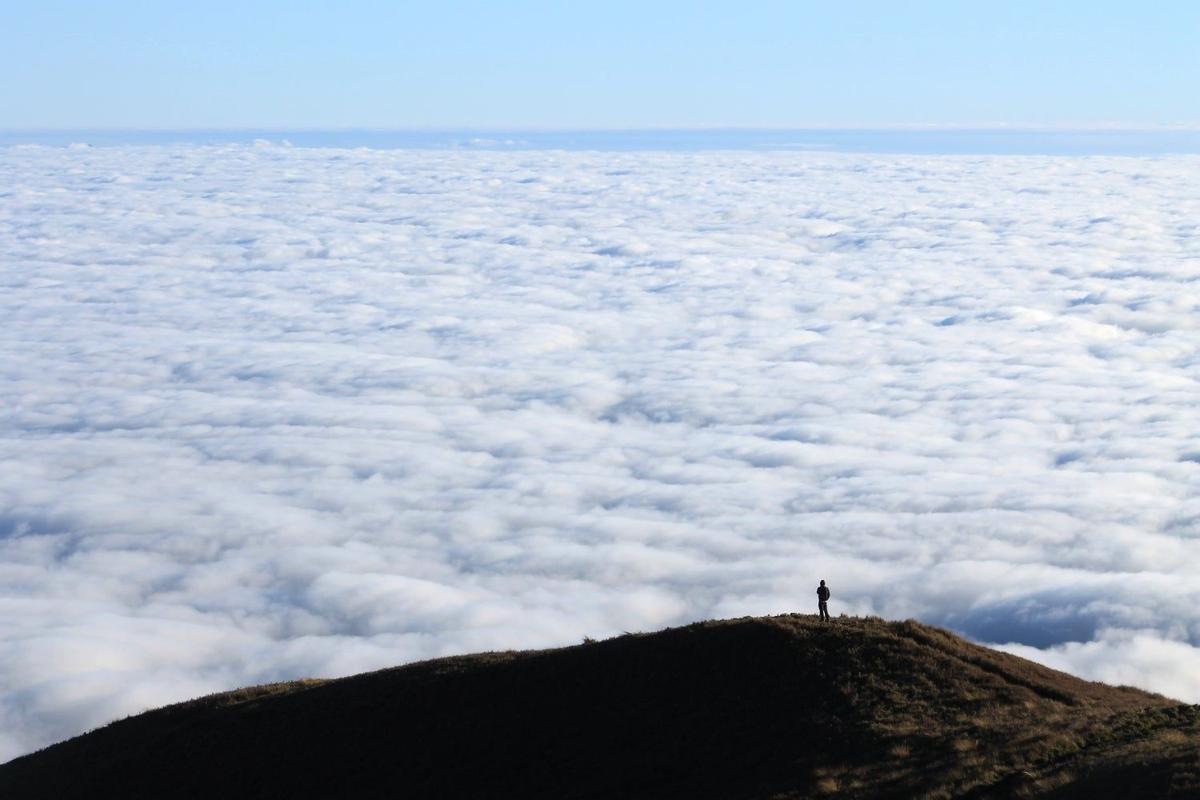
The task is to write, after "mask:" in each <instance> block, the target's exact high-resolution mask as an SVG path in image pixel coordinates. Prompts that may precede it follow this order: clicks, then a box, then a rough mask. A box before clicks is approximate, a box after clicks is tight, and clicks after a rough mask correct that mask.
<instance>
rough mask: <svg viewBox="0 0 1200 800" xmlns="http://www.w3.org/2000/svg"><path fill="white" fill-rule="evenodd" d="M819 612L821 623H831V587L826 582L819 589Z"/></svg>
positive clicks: (822, 582)
mask: <svg viewBox="0 0 1200 800" xmlns="http://www.w3.org/2000/svg"><path fill="white" fill-rule="evenodd" d="M817 610H818V611H819V612H821V621H822V622H829V587H828V586H826V585H825V581H821V585H820V586H818V587H817Z"/></svg>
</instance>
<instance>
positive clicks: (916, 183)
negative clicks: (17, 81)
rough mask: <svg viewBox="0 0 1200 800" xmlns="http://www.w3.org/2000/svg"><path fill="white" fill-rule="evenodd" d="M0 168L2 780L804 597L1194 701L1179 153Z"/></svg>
mask: <svg viewBox="0 0 1200 800" xmlns="http://www.w3.org/2000/svg"><path fill="white" fill-rule="evenodd" d="M0 177H2V180H0V187H4V188H3V189H0V259H2V261H0V318H2V319H3V320H4V325H3V335H2V336H0V460H2V462H3V465H4V468H3V470H0V654H2V655H0V730H4V731H7V732H8V733H7V734H6V737H7V738H4V739H0V758H5V757H11V756H15V755H17V754H19V753H22V752H26V751H28V750H29V749H31V748H34V747H37V746H39V745H42V744H44V743H46V742H48V741H51V740H54V739H56V738H61V737H63V736H68V735H71V734H74V733H77V732H79V731H81V730H83V729H86V728H87V727H89V726H93V725H97V724H101V723H103V722H105V721H107V720H109V719H111V718H113V717H114V716H118V715H121V714H124V713H129V712H134V711H137V710H140V709H142V708H145V707H148V706H151V705H156V704H160V703H163V702H167V701H172V700H177V699H183V698H186V697H190V696H193V695H195V694H197V693H200V692H204V691H210V690H216V689H219V688H227V687H232V686H235V685H240V684H247V683H254V682H262V681H267V680H274V679H281V678H289V677H298V676H304V675H315V676H322V675H326V676H327V675H337V674H346V673H349V672H355V671H359V670H363V669H369V668H374V667H379V666H384V665H388V664H394V663H399V662H404V661H409V660H413V659H419V658H426V657H431V656H436V655H442V654H448V653H455V652H465V651H471V650H479V649H490V648H507V647H536V646H544V645H553V644H562V643H568V642H573V641H577V640H578V639H579V638H580V637H582V636H583V635H585V634H586V635H591V636H603V635H608V634H613V633H618V632H620V631H622V630H640V629H651V628H656V627H660V626H663V625H667V624H673V623H680V622H684V621H688V620H691V619H697V618H702V617H707V616H711V615H730V614H749V613H766V612H777V611H785V610H795V609H799V610H808V609H809V608H810V606H811V604H812V601H813V597H812V594H813V586H815V583H816V580H817V579H818V578H825V579H827V580H828V581H829V582H830V584H831V586H832V587H833V589H834V606H833V607H834V610H835V612H837V611H842V610H845V611H851V612H854V613H875V614H883V615H885V616H889V617H908V616H916V617H918V618H920V619H923V620H926V621H929V622H932V623H937V624H945V625H949V626H952V627H954V628H955V629H957V630H960V631H962V632H964V633H966V634H968V635H971V636H973V637H975V638H978V639H982V640H986V641H994V642H1011V643H1015V644H1014V650H1016V651H1017V652H1021V653H1022V654H1026V655H1033V656H1035V657H1038V658H1040V659H1041V660H1045V661H1048V662H1049V663H1053V664H1055V665H1059V666H1063V667H1066V668H1069V669H1071V670H1073V671H1075V672H1078V673H1080V674H1083V675H1087V676H1089V677H1094V678H1099V679H1106V680H1118V681H1120V682H1126V683H1136V684H1138V685H1141V686H1146V687H1149V688H1152V689H1157V690H1159V691H1163V692H1167V693H1170V694H1173V695H1175V696H1179V697H1182V698H1185V699H1188V700H1192V701H1196V700H1200V687H1197V685H1196V683H1195V682H1194V681H1192V680H1191V679H1190V678H1188V677H1187V676H1188V675H1189V674H1200V671H1198V670H1197V669H1196V668H1197V667H1200V657H1198V653H1200V650H1197V645H1200V616H1197V613H1196V611H1195V609H1196V608H1197V607H1200V605H1198V604H1197V602H1196V600H1197V599H1198V598H1197V594H1198V592H1200V590H1197V589H1195V588H1194V587H1195V586H1196V585H1197V583H1196V577H1197V575H1196V572H1197V567H1196V565H1197V564H1198V563H1200V560H1198V558H1197V556H1198V555H1200V552H1198V548H1200V545H1197V541H1198V539H1197V533H1200V523H1198V520H1200V505H1198V503H1197V501H1196V500H1195V499H1194V498H1195V496H1196V494H1197V492H1196V489H1197V488H1198V486H1200V434H1197V433H1196V432H1197V431H1198V430H1200V425H1198V424H1197V423H1198V422H1200V419H1198V417H1200V412H1197V410H1196V404H1195V398H1196V396H1197V386H1196V382H1197V378H1198V376H1200V371H1198V370H1200V359H1198V357H1197V355H1196V347H1195V318H1196V312H1197V306H1198V305H1200V289H1197V288H1196V286H1197V284H1196V267H1197V265H1198V264H1200V237H1198V236H1197V233H1198V231H1197V226H1196V223H1195V220H1196V219H1197V218H1200V200H1197V197H1196V194H1195V192H1194V186H1195V184H1196V181H1197V178H1200V159H1196V158H1192V157H1172V158H1161V159H1120V158H1099V157H1087V158H1000V157H987V158H984V157H978V158H976V157H901V156H897V157H891V156H888V157H873V156H849V155H846V156H839V155H824V154H814V153H791V154H784V153H779V154H755V153H737V152H727V153H716V152H714V153H700V154H671V153H654V154H637V153H625V154H620V153H607V154H598V153H562V152H524V153H471V152H417V151H369V150H353V151H338V150H312V149H304V148H292V147H277V146H273V145H270V144H269V143H267V144H263V145H259V146H252V147H251V146H248V147H236V146H230V147H203V148H202V147H184V146H180V147H159V148H155V147H144V148H139V147H129V148H93V149H71V150H67V149H53V148H20V149H17V148H8V149H3V150H0ZM1031 646H1036V647H1038V648H1042V649H1039V650H1036V652H1035V651H1034V650H1033V649H1031ZM1189 670H1190V672H1189Z"/></svg>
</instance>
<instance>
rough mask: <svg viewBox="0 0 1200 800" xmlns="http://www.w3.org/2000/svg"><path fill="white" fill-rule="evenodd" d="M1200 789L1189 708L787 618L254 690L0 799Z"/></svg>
mask: <svg viewBox="0 0 1200 800" xmlns="http://www.w3.org/2000/svg"><path fill="white" fill-rule="evenodd" d="M104 793H119V794H122V795H124V796H130V797H136V796H146V797H153V796H172V797H212V796H229V797H261V798H269V797H272V798H273V797H292V798H294V797H333V796H347V797H351V796H353V797H393V796H404V797H418V798H419V797H520V798H539V797H546V798H550V797H555V798H564V797H577V798H601V797H647V798H649V797H664V798H665V797H688V798H714V800H715V798H723V799H727V800H738V799H739V798H741V799H742V800H757V799H758V798H763V800H766V798H806V797H864V798H865V797H929V798H936V797H971V798H987V797H1054V798H1074V797H1080V798H1082V797H1089V798H1094V797H1117V796H1122V797H1127V796H1137V797H1200V708H1198V707H1195V706H1190V705H1186V704H1183V703H1179V702H1177V701H1174V700H1170V699H1168V698H1165V697H1161V696H1158V695H1154V694H1151V693H1148V692H1143V691H1140V690H1137V689H1133V688H1129V687H1112V686H1106V685H1104V684H1099V683H1093V682H1089V681H1085V680H1082V679H1079V678H1076V677H1073V676H1070V675H1066V674H1065V673H1061V672H1057V671H1055V670H1052V669H1050V668H1048V667H1044V666H1041V665H1038V664H1035V663H1033V662H1030V661H1027V660H1024V659H1021V658H1019V657H1017V656H1013V655H1010V654H1007V653H1002V652H999V651H995V650H990V649H988V648H985V647H982V646H979V645H974V644H971V643H969V642H966V641H964V640H962V639H960V638H958V637H957V636H954V635H953V634H951V633H949V632H947V631H944V630H941V629H938V628H933V627H930V626H926V625H922V624H920V623H917V622H914V621H905V622H886V621H883V620H880V619H876V618H853V617H841V618H836V619H835V620H834V621H833V622H832V623H825V624H822V623H820V622H818V621H817V620H816V618H815V617H814V616H810V615H799V614H786V615H780V616H775V617H743V618H739V619H733V620H716V621H706V622H698V623H694V624H691V625H686V626H682V627H677V628H668V629H665V630H662V631H657V632H653V633H637V634H626V635H623V636H618V637H614V638H611V639H606V640H603V641H596V642H593V641H585V643H583V644H580V645H574V646H570V647H563V648H556V649H550V650H535V651H502V652H492V653H479V654H473V655H466V656H452V657H448V658H441V659H435V660H432V661H424V662H418V663H415V664H409V665H406V666H401V667H394V668H389V669H385V670H379V671H376V672H369V673H363V674H361V675H355V676H350V677H347V678H339V679H332V680H308V681H296V682H290V683H280V684H267V685H264V686H258V687H247V688H244V689H239V690H235V691H233V692H225V693H221V694H216V695H210V696H207V697H203V698H198V699H196V700H192V701H188V702H185V703H179V704H175V705H172V706H166V707H164V708H161V709H156V710H153V711H149V712H146V713H144V714H140V715H137V716H133V717H129V718H126V719H124V720H120V721H117V722H114V723H111V724H110V725H107V726H105V727H103V728H99V729H97V730H95V731H92V732H89V733H87V734H84V735H82V736H79V737H75V738H74V739H70V740H68V741H65V742H61V743H59V744H56V745H53V746H51V747H48V748H46V749H44V750H41V751H39V752H37V753H33V754H30V755H28V756H23V757H21V758H18V759H15V760H13V761H11V762H9V763H8V764H4V765H0V796H3V797H5V798H23V797H31V798H32V797H59V798H70V797H84V796H88V797H94V796H97V795H98V794H104Z"/></svg>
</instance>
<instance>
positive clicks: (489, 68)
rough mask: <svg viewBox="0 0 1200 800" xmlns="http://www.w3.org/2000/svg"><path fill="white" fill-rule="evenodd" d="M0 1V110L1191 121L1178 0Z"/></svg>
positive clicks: (641, 120)
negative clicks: (0, 10)
mask: <svg viewBox="0 0 1200 800" xmlns="http://www.w3.org/2000/svg"><path fill="white" fill-rule="evenodd" d="M6 5H7V8H6V11H5V12H4V15H3V24H2V25H0V74H3V75H5V76H6V77H5V80H4V81H3V82H2V83H0V127H2V128H10V129H12V128H46V127H51V128H54V127H61V128H88V127H116V128H176V127H215V128H222V127H281V128H288V127H292V128H296V127H305V128H343V127H477V128H480V127H483V128H486V127H512V128H520V127H651V126H678V127H693V126H739V127H756V126H764V127H769V126H790V127H805V126H866V127H875V126H889V125H896V124H901V125H904V124H918V125H955V124H958V125H964V124H965V125H1080V126H1098V125H1108V124H1118V125H1127V126H1151V125H1160V124H1196V123H1198V122H1200V112H1198V111H1197V104H1196V97H1197V95H1198V93H1197V91H1196V87H1197V86H1198V85H1200V56H1198V55H1197V50H1198V49H1200V48H1197V43H1198V42H1200V3H1193V2H1156V3H1153V4H1135V3H1132V2H1122V3H1116V2H1101V1H1098V0H1088V1H1087V2H1057V3H1052V2H1004V3H982V2H967V1H966V0H963V1H962V2H911V3H900V2H894V0H893V1H892V2H837V3H833V2H821V3H812V2H736V3H735V2H721V3H705V2H649V1H648V0H642V1H641V2H623V1H622V0H605V2H603V3H599V2H597V3H580V2H562V3H548V2H522V1H520V0H509V2H503V3H501V2H486V3H485V2H437V3H405V2H363V1H359V2H354V1H353V0H350V1H349V2H340V3H333V2H329V3H312V2H300V1H298V0H286V2H275V1H274V0H260V1H258V2H255V1H253V0H249V1H247V0H243V2H223V1H221V0H209V1H208V2H204V3H185V2H136V1H134V0H111V1H110V2H106V3H94V2H86V3H84V2H52V1H51V2H46V1H45V0H42V1H40V2H32V3H25V4H21V3H19V2H15V1H14V2H10V3H8V4H6Z"/></svg>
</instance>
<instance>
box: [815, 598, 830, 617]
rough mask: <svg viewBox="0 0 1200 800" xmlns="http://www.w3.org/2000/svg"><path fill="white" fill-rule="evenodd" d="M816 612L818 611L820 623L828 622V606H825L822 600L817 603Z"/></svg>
mask: <svg viewBox="0 0 1200 800" xmlns="http://www.w3.org/2000/svg"><path fill="white" fill-rule="evenodd" d="M817 611H819V612H820V613H821V621H822V622H828V621H829V606H827V605H825V601H824V600H820V601H818V602H817Z"/></svg>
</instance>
